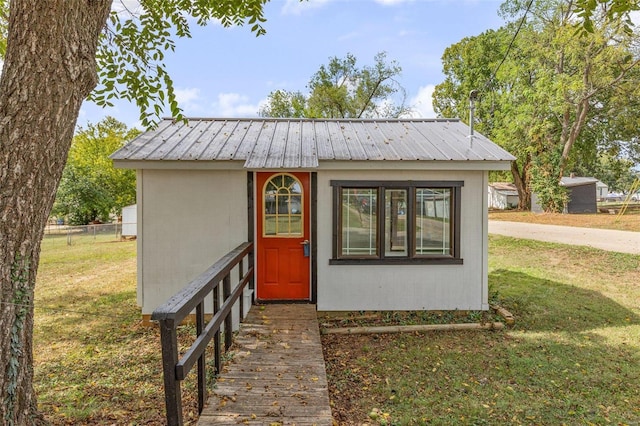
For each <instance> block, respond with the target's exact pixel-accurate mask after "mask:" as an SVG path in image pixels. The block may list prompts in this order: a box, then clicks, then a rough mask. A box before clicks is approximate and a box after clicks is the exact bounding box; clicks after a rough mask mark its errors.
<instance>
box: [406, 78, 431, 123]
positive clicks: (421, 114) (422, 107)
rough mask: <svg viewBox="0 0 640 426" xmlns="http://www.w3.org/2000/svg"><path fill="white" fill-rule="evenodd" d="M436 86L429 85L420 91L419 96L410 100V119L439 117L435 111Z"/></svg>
mask: <svg viewBox="0 0 640 426" xmlns="http://www.w3.org/2000/svg"><path fill="white" fill-rule="evenodd" d="M435 87H436V86H435V85H433V84H427V85H426V86H422V87H420V88H419V89H418V94H417V95H416V96H414V97H413V98H411V99H410V101H409V106H411V113H410V114H409V116H410V117H413V118H435V117H437V115H436V113H435V111H434V110H433V91H434V89H435Z"/></svg>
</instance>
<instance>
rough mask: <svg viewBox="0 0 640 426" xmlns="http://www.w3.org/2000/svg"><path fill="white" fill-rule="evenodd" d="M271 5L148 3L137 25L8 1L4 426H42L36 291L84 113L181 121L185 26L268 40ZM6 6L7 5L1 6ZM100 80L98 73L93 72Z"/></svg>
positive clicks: (0, 297)
mask: <svg viewBox="0 0 640 426" xmlns="http://www.w3.org/2000/svg"><path fill="white" fill-rule="evenodd" d="M266 1H267V0H219V1H215V2H211V1H208V0H193V1H189V2H184V1H181V2H174V1H164V0H145V1H142V2H141V3H140V8H141V10H140V15H138V16H129V17H127V16H124V15H118V14H114V13H111V12H110V9H111V1H109V0H101V1H86V0H46V1H44V0H12V1H11V2H10V3H8V4H9V15H8V25H7V38H6V54H5V57H4V65H3V68H2V76H1V77H0V218H1V220H0V284H1V291H2V293H1V294H0V306H1V307H2V310H1V311H0V369H1V370H2V371H0V422H2V423H3V424H6V425H20V426H22V425H31V424H39V423H42V422H43V421H42V418H41V417H40V416H39V415H38V412H37V403H36V396H35V394H34V391H33V384H32V381H33V357H32V337H33V289H34V287H35V283H36V272H37V269H38V261H39V253H40V242H41V239H42V235H43V233H44V227H45V225H46V222H47V219H48V217H49V214H50V212H51V208H52V206H53V202H54V198H55V194H56V190H57V186H58V183H59V181H60V178H61V176H62V171H63V169H64V165H65V162H66V159H67V154H68V151H69V147H70V145H71V140H72V138H73V133H74V128H75V125H76V120H77V118H78V113H79V111H80V106H81V104H82V102H83V100H84V99H86V98H87V96H88V95H89V94H90V93H91V92H92V90H93V89H94V88H95V87H96V85H97V84H98V82H100V86H99V89H98V91H97V92H94V99H96V100H97V101H98V102H102V103H108V102H110V100H111V99H114V98H118V97H119V98H125V99H133V100H134V101H135V102H136V103H137V105H138V106H139V107H140V109H141V114H142V117H141V118H142V121H143V123H150V122H151V121H152V117H153V114H154V113H157V112H158V109H161V107H157V106H156V105H160V104H162V103H163V101H165V102H167V103H168V104H169V106H170V107H171V112H172V113H173V114H174V115H176V114H179V110H178V109H177V105H176V103H175V95H174V94H173V91H172V89H171V80H170V79H169V77H168V75H167V74H166V71H165V69H164V66H163V64H162V58H163V57H164V51H165V50H170V49H172V48H173V46H174V45H173V41H172V39H173V37H176V36H177V37H183V36H189V24H190V23H193V22H197V23H198V24H206V23H207V22H209V21H211V20H212V19H216V20H217V21H219V22H221V23H222V24H223V25H226V26H229V25H233V24H242V23H244V22H246V23H248V24H250V25H252V27H251V29H252V31H254V32H255V33H256V34H260V33H262V32H263V31H264V29H263V28H262V27H261V25H260V23H261V22H263V21H264V17H263V14H262V8H263V5H264V4H265V2H266ZM1 4H2V5H3V6H6V5H7V2H6V1H5V2H2V3H1ZM96 70H98V72H97V71H96Z"/></svg>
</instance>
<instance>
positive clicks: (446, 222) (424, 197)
mask: <svg viewBox="0 0 640 426" xmlns="http://www.w3.org/2000/svg"><path fill="white" fill-rule="evenodd" d="M450 216H451V189H450V188H416V255H418V256H420V255H425V256H428V255H450V254H452V253H451V226H450Z"/></svg>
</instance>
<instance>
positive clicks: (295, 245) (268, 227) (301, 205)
mask: <svg viewBox="0 0 640 426" xmlns="http://www.w3.org/2000/svg"><path fill="white" fill-rule="evenodd" d="M256 180H257V185H256V189H257V190H256V198H257V217H256V222H257V227H256V228H257V250H256V251H257V256H256V263H257V267H258V277H257V278H258V286H257V298H258V299H259V300H309V295H310V283H309V276H310V272H309V258H310V255H309V253H310V249H311V247H310V246H309V235H310V234H309V198H310V197H309V174H308V173H281V172H278V173H258V174H257V179H256Z"/></svg>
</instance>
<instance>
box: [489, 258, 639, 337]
mask: <svg viewBox="0 0 640 426" xmlns="http://www.w3.org/2000/svg"><path fill="white" fill-rule="evenodd" d="M489 285H490V287H491V289H492V291H493V292H497V293H498V296H497V297H498V303H500V304H501V305H502V306H504V307H505V308H506V309H508V310H509V311H510V312H511V313H512V314H514V315H515V316H516V328H524V329H527V330H530V331H550V330H559V329H562V330H564V331H586V330H591V329H594V328H600V327H616V326H628V325H632V324H640V317H639V316H638V315H637V314H636V313H634V312H633V311H631V310H629V309H628V308H625V307H624V306H622V305H620V304H619V303H617V302H615V301H613V300H612V299H610V298H608V297H605V296H603V295H602V294H601V293H599V292H596V291H592V290H585V289H582V288H580V287H575V286H571V285H567V284H564V283H559V282H557V281H552V280H546V279H541V278H538V277H533V276H530V275H527V274H523V273H521V272H514V271H510V270H506V269H499V270H496V271H493V272H492V273H490V274H489Z"/></svg>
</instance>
